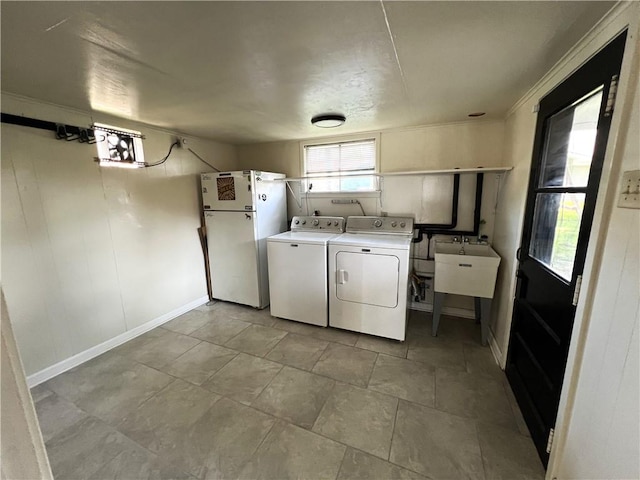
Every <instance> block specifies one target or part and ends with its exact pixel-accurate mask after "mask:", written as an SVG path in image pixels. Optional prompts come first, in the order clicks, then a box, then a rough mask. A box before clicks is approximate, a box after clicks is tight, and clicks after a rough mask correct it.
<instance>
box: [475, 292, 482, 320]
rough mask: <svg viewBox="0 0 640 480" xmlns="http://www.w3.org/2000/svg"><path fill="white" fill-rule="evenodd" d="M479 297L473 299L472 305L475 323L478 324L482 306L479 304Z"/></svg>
mask: <svg viewBox="0 0 640 480" xmlns="http://www.w3.org/2000/svg"><path fill="white" fill-rule="evenodd" d="M480 300H481V299H480V297H473V305H474V307H475V308H474V310H475V314H476V323H480V319H481V318H482V313H481V312H482V306H481V303H480Z"/></svg>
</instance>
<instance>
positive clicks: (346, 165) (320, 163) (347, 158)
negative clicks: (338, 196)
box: [304, 139, 376, 192]
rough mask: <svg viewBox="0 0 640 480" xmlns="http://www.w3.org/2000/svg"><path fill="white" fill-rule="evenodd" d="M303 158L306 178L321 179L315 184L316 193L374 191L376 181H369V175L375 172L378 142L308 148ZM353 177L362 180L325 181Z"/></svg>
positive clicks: (307, 146)
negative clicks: (333, 177) (334, 177)
mask: <svg viewBox="0 0 640 480" xmlns="http://www.w3.org/2000/svg"><path fill="white" fill-rule="evenodd" d="M304 154H305V176H307V177H320V178H318V179H317V180H314V182H313V185H314V191H328V192H335V191H367V190H374V189H375V188H374V179H373V178H367V177H366V175H367V174H373V173H375V172H376V142H375V139H368V140H358V141H352V142H344V143H331V144H324V145H306V146H305V147H304ZM354 175H358V176H359V177H358V178H351V179H338V178H336V179H331V178H326V177H332V176H336V177H342V176H354ZM363 176H365V177H363ZM322 177H325V178H322Z"/></svg>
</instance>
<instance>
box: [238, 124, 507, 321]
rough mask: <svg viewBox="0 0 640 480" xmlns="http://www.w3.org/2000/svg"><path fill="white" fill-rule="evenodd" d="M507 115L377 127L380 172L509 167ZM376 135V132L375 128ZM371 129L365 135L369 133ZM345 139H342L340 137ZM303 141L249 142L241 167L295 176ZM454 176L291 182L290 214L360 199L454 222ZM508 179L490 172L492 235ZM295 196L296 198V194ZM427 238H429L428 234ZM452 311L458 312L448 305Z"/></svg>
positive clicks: (466, 184)
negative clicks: (336, 188) (315, 185)
mask: <svg viewBox="0 0 640 480" xmlns="http://www.w3.org/2000/svg"><path fill="white" fill-rule="evenodd" d="M503 131H504V124H503V122H502V121H482V120H474V121H469V122H461V123H455V124H446V125H430V126H420V127H412V128H404V129H399V130H384V131H381V132H375V133H376V134H378V135H379V138H380V171H381V172H383V173H385V172H399V171H420V170H437V169H447V168H454V167H459V168H470V167H478V166H484V167H489V166H503V165H504V163H503V160H502V144H503ZM368 133H371V132H368ZM363 135H366V134H363ZM339 138H340V137H335V139H336V140H338V139H339ZM300 143H301V142H299V141H289V142H274V143H265V144H253V145H243V146H239V147H238V159H239V162H240V165H241V167H242V168H246V169H259V170H266V171H275V172H282V173H285V174H287V176H288V177H300V176H301V175H302V174H301V159H300V156H301V148H300ZM452 178H453V177H452V176H451V175H445V176H402V177H391V176H390V177H385V178H384V179H383V181H382V185H381V188H382V194H381V195H377V194H313V193H312V194H310V195H308V197H307V196H305V194H304V192H301V191H300V184H299V183H296V182H291V183H290V186H291V187H292V190H293V192H294V193H293V194H292V193H291V192H288V214H289V218H290V217H292V216H294V215H306V214H307V212H308V213H309V214H312V213H313V212H314V211H315V210H318V211H319V212H320V214H321V215H340V216H349V215H362V211H361V210H360V207H359V206H358V205H355V204H351V205H334V204H332V203H331V199H334V198H341V197H351V198H357V199H358V200H359V201H360V202H361V204H362V207H363V208H364V211H365V213H366V214H367V215H379V214H380V213H381V212H386V213H387V214H388V215H410V216H413V217H414V218H415V219H416V220H417V221H420V222H422V223H448V222H449V221H450V220H451V193H452V185H453V183H452ZM503 182H504V178H502V177H497V176H496V174H491V173H488V174H485V179H484V188H483V196H482V212H481V218H482V219H483V220H485V222H486V224H484V225H483V226H482V233H483V234H486V235H488V236H489V237H490V238H491V237H492V235H493V224H494V216H495V204H496V201H497V195H498V192H499V187H500V186H501V185H502V184H503ZM475 185H476V175H475V174H463V175H461V180H460V204H459V216H458V227H457V228H458V229H459V230H472V229H473V208H474V198H475ZM294 196H295V198H294ZM425 239H426V237H425ZM426 254H427V248H426V240H425V241H423V242H422V243H421V244H419V245H417V246H416V252H415V255H416V256H417V257H423V258H424V257H425V256H426ZM432 263H433V262H430V264H425V263H424V262H416V268H417V269H419V270H421V271H433V265H432ZM445 305H446V306H447V307H453V308H460V309H462V310H460V311H458V312H457V313H458V314H461V315H465V316H473V312H472V310H473V301H472V299H467V298H463V297H455V296H448V298H447V301H446V304H445ZM448 312H451V310H449V311H448Z"/></svg>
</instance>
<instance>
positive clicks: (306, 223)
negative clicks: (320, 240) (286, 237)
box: [291, 216, 345, 233]
mask: <svg viewBox="0 0 640 480" xmlns="http://www.w3.org/2000/svg"><path fill="white" fill-rule="evenodd" d="M344 223H345V222H344V217H314V216H299V217H293V219H292V220H291V231H295V232H319V231H321V232H335V233H342V232H344Z"/></svg>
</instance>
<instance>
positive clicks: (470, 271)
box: [433, 242, 500, 298]
mask: <svg viewBox="0 0 640 480" xmlns="http://www.w3.org/2000/svg"><path fill="white" fill-rule="evenodd" d="M434 256H435V260H436V262H435V263H436V271H435V285H434V289H433V290H434V291H435V292H442V293H453V294H456V295H469V296H472V297H480V298H493V294H494V291H495V286H496V277H497V275H498V265H500V256H499V255H498V254H497V253H496V252H495V250H494V249H493V248H491V246H489V245H481V244H473V243H471V244H469V243H464V244H463V243H452V242H437V243H436V249H435V255H434Z"/></svg>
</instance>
